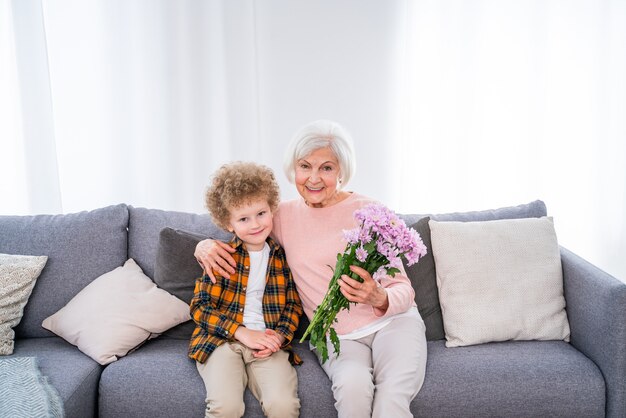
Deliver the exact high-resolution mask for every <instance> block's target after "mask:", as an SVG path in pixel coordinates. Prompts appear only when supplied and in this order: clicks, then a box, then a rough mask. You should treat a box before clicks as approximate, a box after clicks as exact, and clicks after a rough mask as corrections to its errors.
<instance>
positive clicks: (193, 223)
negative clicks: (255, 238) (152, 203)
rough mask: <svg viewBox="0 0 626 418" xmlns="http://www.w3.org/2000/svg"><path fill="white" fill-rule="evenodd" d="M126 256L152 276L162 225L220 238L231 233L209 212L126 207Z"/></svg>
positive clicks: (226, 238) (227, 237)
mask: <svg viewBox="0 0 626 418" xmlns="http://www.w3.org/2000/svg"><path fill="white" fill-rule="evenodd" d="M128 210H129V215H130V218H129V223H128V257H129V258H132V259H134V260H135V261H136V262H137V264H138V265H139V266H140V267H141V269H142V270H143V272H144V273H145V274H146V275H147V276H148V277H150V278H152V279H154V266H155V260H156V255H157V250H158V246H159V233H160V232H161V230H162V229H163V228H165V227H170V228H174V229H183V230H186V231H190V232H194V233H197V234H204V235H206V236H207V237H212V238H216V239H221V240H228V239H230V237H231V235H230V234H228V233H227V232H225V231H224V230H222V229H220V228H218V227H217V226H215V225H214V224H213V222H212V221H211V217H210V216H209V215H208V214H201V215H199V214H194V213H188V212H176V211H164V210H159V209H146V208H135V207H133V206H129V207H128Z"/></svg>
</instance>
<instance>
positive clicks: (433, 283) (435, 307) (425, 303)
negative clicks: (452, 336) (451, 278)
mask: <svg viewBox="0 0 626 418" xmlns="http://www.w3.org/2000/svg"><path fill="white" fill-rule="evenodd" d="M429 220H430V218H428V217H426V218H422V219H420V220H419V221H417V222H416V223H414V224H413V225H410V227H411V228H413V229H415V230H416V231H417V233H418V234H420V237H422V241H424V245H425V246H426V249H427V250H428V253H426V255H425V256H424V257H422V258H420V260H419V261H418V262H417V263H416V264H413V265H412V266H410V267H409V266H407V265H406V263H405V265H404V268H405V269H406V274H407V276H409V280H411V285H412V286H413V289H414V290H415V303H416V304H417V308H418V310H419V312H420V315H421V316H422V319H423V320H424V324H425V325H426V339H427V340H428V341H434V340H443V339H444V338H445V337H446V336H445V333H444V330H443V317H442V315H441V306H439V291H438V289H437V274H436V272H435V258H434V257H433V247H432V244H431V241H430V227H429V226H428V221H429Z"/></svg>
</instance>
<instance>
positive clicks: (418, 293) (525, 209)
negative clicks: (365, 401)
mask: <svg viewBox="0 0 626 418" xmlns="http://www.w3.org/2000/svg"><path fill="white" fill-rule="evenodd" d="M542 216H546V205H545V204H544V203H543V202H542V201H541V200H535V201H534V202H530V203H527V204H523V205H518V206H510V207H503V208H499V209H491V210H483V211H475V212H455V213H444V214H434V215H418V214H409V215H400V217H401V218H402V219H403V220H404V221H405V222H406V224H407V225H411V226H413V227H414V228H415V229H416V230H417V232H419V233H420V235H421V237H422V240H423V241H424V244H425V245H426V248H427V250H428V253H427V254H426V256H425V257H424V258H422V259H420V261H419V262H418V263H417V264H414V265H413V266H411V267H407V266H406V264H405V269H406V273H407V275H408V277H409V279H410V280H411V283H412V284H413V286H414V289H415V302H416V304H417V306H418V308H419V311H420V315H422V318H423V319H424V324H425V325H426V338H427V339H428V340H429V341H432V340H437V339H443V338H445V335H444V329H443V317H442V315H441V309H440V306H439V296H438V290H437V277H436V266H435V264H434V258H433V252H432V245H431V242H430V228H429V227H428V225H427V221H422V219H424V218H427V217H430V218H431V219H434V220H437V221H460V222H470V221H489V220H495V219H519V218H539V217H542ZM420 221H421V223H420ZM300 322H301V325H302V321H300ZM300 328H302V326H300ZM304 329H306V328H304Z"/></svg>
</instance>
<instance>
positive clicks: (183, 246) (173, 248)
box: [154, 227, 207, 339]
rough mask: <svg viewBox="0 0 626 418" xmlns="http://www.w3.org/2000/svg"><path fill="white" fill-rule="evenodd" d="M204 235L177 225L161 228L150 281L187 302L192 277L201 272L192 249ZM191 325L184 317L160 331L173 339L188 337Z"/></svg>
mask: <svg viewBox="0 0 626 418" xmlns="http://www.w3.org/2000/svg"><path fill="white" fill-rule="evenodd" d="M205 238H207V237H206V236H203V235H200V234H196V233H193V232H189V231H183V230H180V229H173V228H169V227H166V228H163V229H162V230H161V232H160V233H159V246H158V249H157V255H156V262H155V268H154V282H155V283H156V284H157V286H159V287H160V288H161V289H164V290H166V291H168V292H169V293H171V294H172V295H174V296H176V297H177V298H179V299H180V300H182V301H183V302H185V303H186V304H189V303H190V302H191V299H192V298H193V291H194V287H195V282H196V279H197V278H199V277H200V276H202V268H201V267H200V265H199V264H198V261H197V260H196V258H195V257H194V255H193V253H194V251H195V249H196V245H197V244H198V242H200V241H202V240H203V239H205ZM194 328H195V323H194V322H193V321H187V322H185V323H183V324H180V325H178V326H176V327H174V328H172V329H169V330H167V331H165V332H164V333H163V335H165V336H168V337H170V338H175V339H190V338H191V334H192V333H193V330H194Z"/></svg>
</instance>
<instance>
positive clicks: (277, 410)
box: [261, 394, 300, 418]
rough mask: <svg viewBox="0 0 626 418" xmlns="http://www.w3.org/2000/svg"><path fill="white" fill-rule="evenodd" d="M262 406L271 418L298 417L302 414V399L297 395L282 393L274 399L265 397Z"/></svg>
mask: <svg viewBox="0 0 626 418" xmlns="http://www.w3.org/2000/svg"><path fill="white" fill-rule="evenodd" d="M261 406H262V408H263V412H264V413H265V415H266V416H267V417H269V418H274V417H276V418H283V417H298V416H299V414H300V399H298V397H297V396H296V397H292V396H286V395H285V394H282V395H281V396H276V397H275V398H274V399H264V400H263V404H262V405H261Z"/></svg>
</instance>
